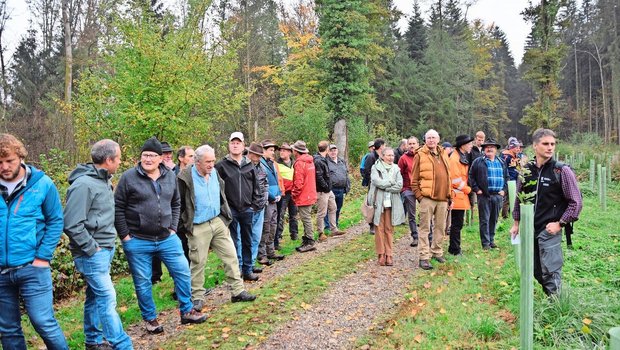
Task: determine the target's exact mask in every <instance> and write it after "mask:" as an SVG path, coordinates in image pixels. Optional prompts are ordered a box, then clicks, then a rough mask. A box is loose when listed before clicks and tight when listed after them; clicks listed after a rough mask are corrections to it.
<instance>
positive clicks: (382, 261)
mask: <svg viewBox="0 0 620 350" xmlns="http://www.w3.org/2000/svg"><path fill="white" fill-rule="evenodd" d="M378 257H379V266H385V254H379V256H378Z"/></svg>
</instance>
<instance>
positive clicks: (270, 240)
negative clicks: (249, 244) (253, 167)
mask: <svg viewBox="0 0 620 350" xmlns="http://www.w3.org/2000/svg"><path fill="white" fill-rule="evenodd" d="M261 145H262V146H263V156H262V157H261V159H260V163H261V165H262V167H263V169H264V170H265V173H266V175H267V206H266V207H265V218H264V222H263V232H262V235H261V239H260V244H259V246H258V262H259V263H261V264H263V265H268V264H269V263H270V261H269V260H283V259H284V255H280V254H277V253H276V250H275V246H274V239H275V236H276V229H277V227H278V207H277V203H278V202H279V201H280V199H281V198H282V193H284V184H283V183H282V177H280V173H279V172H278V168H277V166H276V165H275V162H274V159H275V156H276V149H277V148H278V146H277V145H276V144H275V143H274V142H273V141H272V140H264V141H262V142H261Z"/></svg>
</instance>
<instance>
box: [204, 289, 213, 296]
mask: <svg viewBox="0 0 620 350" xmlns="http://www.w3.org/2000/svg"><path fill="white" fill-rule="evenodd" d="M211 293H213V288H207V289H206V290H205V297H206V296H207V295H209V294H211Z"/></svg>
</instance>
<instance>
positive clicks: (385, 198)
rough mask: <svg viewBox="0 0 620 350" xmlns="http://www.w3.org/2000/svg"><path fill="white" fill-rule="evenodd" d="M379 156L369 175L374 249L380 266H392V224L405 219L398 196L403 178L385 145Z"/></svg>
mask: <svg viewBox="0 0 620 350" xmlns="http://www.w3.org/2000/svg"><path fill="white" fill-rule="evenodd" d="M380 156H381V158H380V159H379V160H378V161H377V162H376V163H375V164H374V165H373V166H372V169H371V174H370V190H369V192H368V195H369V203H373V205H374V208H375V215H374V218H373V224H374V226H375V251H376V252H377V256H378V259H379V265H381V266H386V265H387V266H392V265H393V264H394V258H393V255H392V246H393V242H394V226H395V225H400V224H402V223H403V222H405V210H404V208H403V202H402V201H401V199H400V190H401V189H402V187H403V177H402V175H401V174H400V169H399V168H398V165H396V164H394V150H393V149H392V148H389V147H386V148H385V149H383V150H382V151H381V154H380Z"/></svg>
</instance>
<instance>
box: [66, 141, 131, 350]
mask: <svg viewBox="0 0 620 350" xmlns="http://www.w3.org/2000/svg"><path fill="white" fill-rule="evenodd" d="M90 154H91V158H92V160H93V163H88V164H78V166H77V167H76V168H75V170H73V171H72V172H71V174H70V175H69V183H70V184H71V186H70V187H69V190H68V191H67V204H66V206H65V212H64V217H65V222H64V231H65V234H66V235H67V236H69V240H70V245H69V248H70V249H71V253H72V255H73V259H74V262H75V267H76V269H77V270H78V271H80V273H81V274H82V275H83V276H84V280H85V281H86V301H85V302H84V337H85V341H86V349H112V348H114V349H132V348H133V347H132V344H131V339H130V338H129V336H128V335H127V333H125V331H124V330H123V324H122V323H121V319H120V317H119V316H118V313H117V312H116V292H115V291H114V285H113V284H112V279H111V278H110V264H111V262H112V258H113V257H114V247H115V245H114V243H115V240H116V229H115V228H114V194H113V193H112V185H111V183H110V178H111V177H112V175H114V173H115V172H116V170H117V169H118V167H119V165H120V163H121V149H120V147H119V146H118V144H117V143H116V142H114V141H112V140H101V141H99V142H97V143H95V144H94V145H93V147H92V148H91V151H90ZM103 338H105V339H106V340H107V341H108V342H109V343H110V344H107V343H104V342H103Z"/></svg>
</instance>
